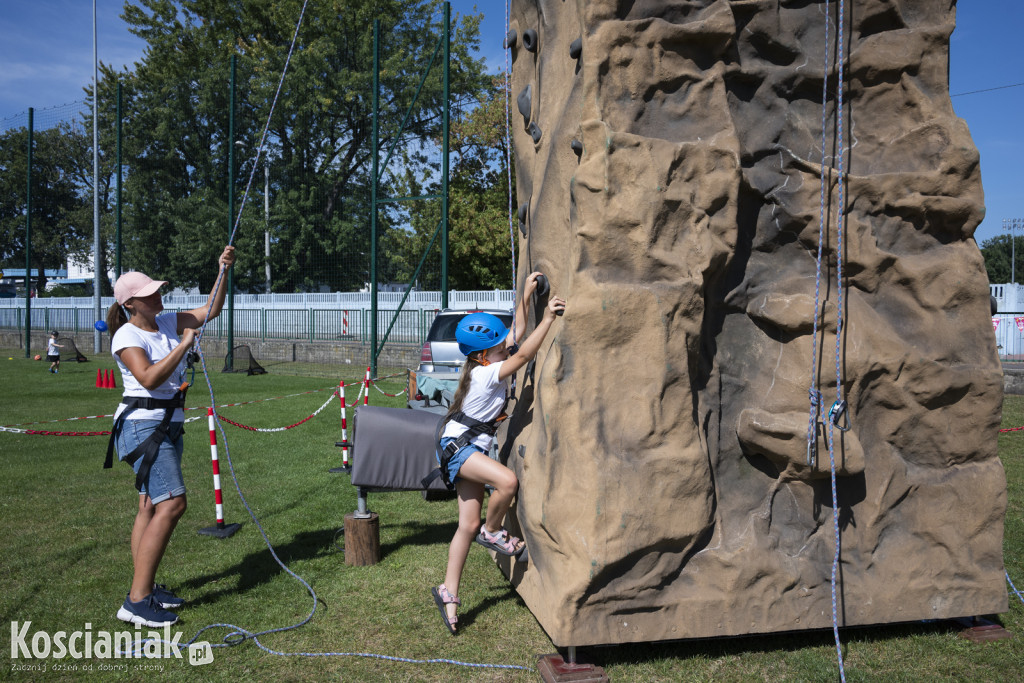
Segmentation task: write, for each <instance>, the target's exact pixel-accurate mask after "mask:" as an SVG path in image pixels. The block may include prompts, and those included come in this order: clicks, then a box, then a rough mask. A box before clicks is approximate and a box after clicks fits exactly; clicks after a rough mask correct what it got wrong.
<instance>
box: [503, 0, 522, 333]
mask: <svg viewBox="0 0 1024 683" xmlns="http://www.w3.org/2000/svg"><path fill="white" fill-rule="evenodd" d="M508 27H509V0H505V36H506V42H505V175H506V176H507V178H508V241H509V249H510V251H511V254H512V341H513V342H515V343H518V342H519V340H518V339H516V309H517V308H518V306H516V296H517V290H516V228H515V220H516V219H515V216H514V212H513V209H512V137H511V134H510V132H509V131H511V129H512V127H511V124H510V123H509V110H510V108H511V106H512V105H511V103H510V102H509V92H510V90H511V88H512V83H511V69H510V68H509V65H508V54H509V52H511V51H512V46H511V45H509V44H508V42H507V40H508V38H507V37H508Z"/></svg>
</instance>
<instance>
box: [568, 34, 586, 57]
mask: <svg viewBox="0 0 1024 683" xmlns="http://www.w3.org/2000/svg"><path fill="white" fill-rule="evenodd" d="M581 54H583V39H582V38H577V39H576V40H574V41H572V43H571V44H570V45H569V56H570V57H572V58H573V59H579V58H580V55H581Z"/></svg>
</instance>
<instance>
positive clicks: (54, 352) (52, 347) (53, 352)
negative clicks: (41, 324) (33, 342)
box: [46, 330, 64, 374]
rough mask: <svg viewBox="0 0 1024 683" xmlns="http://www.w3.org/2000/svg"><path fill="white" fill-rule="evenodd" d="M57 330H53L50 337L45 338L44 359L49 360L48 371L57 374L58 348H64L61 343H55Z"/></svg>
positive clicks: (58, 365)
mask: <svg viewBox="0 0 1024 683" xmlns="http://www.w3.org/2000/svg"><path fill="white" fill-rule="evenodd" d="M58 336H59V335H58V334H57V331H56V330H54V331H53V332H51V333H50V338H49V339H47V340H46V360H48V361H50V372H52V373H53V374H57V373H58V372H60V350H61V349H63V348H64V346H63V345H61V344H58V343H57V337H58Z"/></svg>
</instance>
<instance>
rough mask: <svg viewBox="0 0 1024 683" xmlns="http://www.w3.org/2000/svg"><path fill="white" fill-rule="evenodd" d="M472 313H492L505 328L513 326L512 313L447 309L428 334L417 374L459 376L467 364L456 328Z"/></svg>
mask: <svg viewBox="0 0 1024 683" xmlns="http://www.w3.org/2000/svg"><path fill="white" fill-rule="evenodd" d="M470 313H490V314H491V315H494V316H497V317H498V319H499V320H501V322H502V323H503V324H504V325H505V327H511V326H512V313H511V312H510V311H500V310H499V311H494V310H491V311H488V310H484V311H481V310H472V311H453V310H450V309H447V308H446V309H445V310H443V311H441V312H440V313H438V314H437V317H436V318H434V322H433V323H432V324H431V325H430V331H429V332H427V340H426V341H425V342H423V348H422V349H420V364H419V367H418V368H417V369H416V373H417V374H419V373H436V374H442V373H453V374H458V373H459V372H460V371H461V370H462V366H463V365H464V364H465V363H466V357H465V356H464V355H463V354H462V353H461V352H460V351H459V343H458V342H457V341H455V328H456V326H458V324H459V321H460V320H462V319H463V318H465V317H466V316H467V315H469V314H470Z"/></svg>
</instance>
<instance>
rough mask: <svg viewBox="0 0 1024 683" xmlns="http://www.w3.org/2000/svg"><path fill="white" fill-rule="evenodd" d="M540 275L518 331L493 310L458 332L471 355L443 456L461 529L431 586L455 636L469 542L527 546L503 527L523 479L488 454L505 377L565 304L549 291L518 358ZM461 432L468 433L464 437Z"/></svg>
mask: <svg viewBox="0 0 1024 683" xmlns="http://www.w3.org/2000/svg"><path fill="white" fill-rule="evenodd" d="M538 276H540V273H531V274H530V276H529V277H528V278H527V279H526V284H525V286H524V287H523V298H522V301H521V304H522V305H521V309H520V313H519V315H518V317H517V320H516V323H517V324H516V335H514V336H513V335H510V334H509V331H508V330H507V329H505V326H504V325H503V324H502V322H501V320H500V319H498V318H497V317H496V316H493V315H491V314H490V313H471V314H470V315H467V316H466V317H465V318H463V319H462V320H461V321H460V322H459V325H458V327H457V328H456V332H455V338H456V339H457V340H458V342H459V350H460V351H461V352H462V353H464V354H465V355H466V364H465V365H464V366H463V368H462V375H461V376H460V377H459V385H458V388H457V389H456V391H455V398H454V399H453V401H452V405H451V408H450V409H449V410H448V415H447V417H446V419H447V420H448V422H447V424H446V425H445V430H444V432H443V433H442V435H441V444H440V445H441V453H442V454H443V457H442V458H439V460H440V462H441V469H442V472H443V473H444V475H445V479H446V481H449V482H454V484H455V490H456V492H457V494H458V499H459V526H458V529H457V530H456V531H455V537H454V538H453V539H452V542H451V545H450V546H449V548H448V567H447V570H446V572H445V579H444V583H442V584H441V585H440V586H437V587H436V588H432V589H431V592H432V593H433V596H434V602H435V603H436V604H437V608H438V610H440V612H441V617H442V618H443V619H444V623H445V626H446V627H447V628H448V630H449V631H450V632H451V633H452V634H454V633H455V628H456V623H457V622H458V617H457V611H458V605H459V604H460V600H459V598H458V594H459V582H460V581H461V580H462V570H463V568H464V567H465V564H466V557H467V556H468V555H469V548H470V543H472V542H473V541H476V542H477V543H479V544H481V545H483V546H484V547H486V548H488V549H490V550H494V551H495V552H498V553H501V554H502V555H509V556H518V555H519V554H520V553H522V552H523V549H524V547H525V543H524V542H523V541H521V540H519V539H518V538H515V537H514V536H510V535H509V533H508V532H507V531H506V530H505V529H503V528H502V526H501V523H502V520H503V519H504V518H505V514H506V513H507V512H508V509H509V506H510V505H511V503H512V497H513V496H514V495H515V494H516V491H517V490H518V488H519V482H518V480H517V479H516V475H515V473H514V472H513V471H512V470H510V469H509V468H507V467H505V466H504V465H502V464H501V463H499V462H497V461H496V460H493V459H491V458H490V457H489V456H488V455H487V453H488V452H489V450H490V447H491V442H492V441H493V439H494V437H493V423H494V422H496V421H497V420H498V419H499V416H501V415H502V413H503V412H504V408H505V404H506V402H507V400H508V398H507V397H508V383H507V380H508V378H509V377H512V376H513V375H515V373H516V372H518V371H519V369H520V368H522V367H523V366H525V365H526V364H527V363H528V362H529V361H530V360H531V359H532V358H533V357H534V356H535V355H537V351H538V350H539V349H540V345H541V343H542V342H543V341H544V337H545V336H546V335H547V333H548V331H549V330H550V329H551V325H552V323H554V321H555V316H556V315H558V314H560V312H561V311H563V310H564V309H565V301H564V300H563V299H560V298H558V297H555V296H552V297H551V298H550V299H549V301H548V305H547V308H546V309H545V310H544V317H543V319H542V320H541V321H540V322H538V323H537V327H536V329H534V331H533V332H532V333H531V334H530V336H529V337H527V338H526V340H525V341H524V342H523V343H522V346H521V347H520V348H519V350H518V351H516V352H515V353H514V355H511V356H510V355H509V346H510V345H512V344H513V343H514V342H515V339H516V338H517V337H518V336H519V335H521V334H522V331H523V330H524V329H525V327H526V305H525V304H526V302H527V301H529V300H530V297H531V295H532V294H533V292H534V290H535V289H536V288H537V277H538ZM480 423H490V424H491V428H490V430H484V431H482V432H480V431H476V428H475V427H474V425H479V424H480ZM467 432H468V434H467ZM464 435H467V436H469V435H472V436H471V438H469V440H468V443H465V442H466V440H467V439H466V438H465V437H464ZM460 437H463V438H462V439H461V440H460ZM487 486H490V487H492V489H493V490H492V491H491V497H490V501H489V502H488V504H487V515H486V517H485V518H484V523H483V526H481V525H480V512H481V510H482V508H483V500H484V491H485V487H487Z"/></svg>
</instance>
